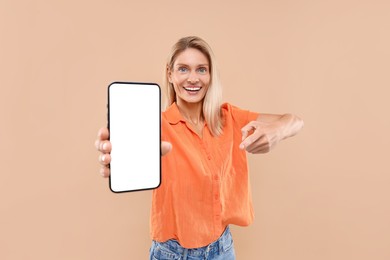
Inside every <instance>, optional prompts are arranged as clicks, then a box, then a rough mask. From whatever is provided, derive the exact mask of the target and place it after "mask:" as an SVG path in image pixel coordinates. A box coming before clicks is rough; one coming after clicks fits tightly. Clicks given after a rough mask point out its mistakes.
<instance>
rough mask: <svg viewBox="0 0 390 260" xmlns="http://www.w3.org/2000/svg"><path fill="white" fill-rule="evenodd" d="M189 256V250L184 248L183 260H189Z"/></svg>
mask: <svg viewBox="0 0 390 260" xmlns="http://www.w3.org/2000/svg"><path fill="white" fill-rule="evenodd" d="M187 255H188V249H187V248H184V252H183V260H187Z"/></svg>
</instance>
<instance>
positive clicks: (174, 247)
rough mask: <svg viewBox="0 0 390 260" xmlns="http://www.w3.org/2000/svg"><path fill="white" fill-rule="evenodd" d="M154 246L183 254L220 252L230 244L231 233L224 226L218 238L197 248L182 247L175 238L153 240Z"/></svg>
mask: <svg viewBox="0 0 390 260" xmlns="http://www.w3.org/2000/svg"><path fill="white" fill-rule="evenodd" d="M153 243H154V244H155V246H156V247H160V248H167V249H168V250H170V251H173V252H175V253H177V254H180V255H182V256H184V259H185V258H186V257H185V256H187V255H188V256H203V255H208V254H210V253H213V254H221V253H222V252H225V251H227V250H228V249H229V248H230V247H231V245H232V235H231V233H230V228H229V226H227V227H226V229H225V231H224V232H223V234H222V235H221V236H220V237H219V238H218V240H216V241H214V242H212V243H211V244H209V245H207V246H204V247H199V248H184V247H182V246H181V245H180V244H179V242H178V241H177V240H173V239H171V240H168V241H166V242H162V243H161V242H156V241H153Z"/></svg>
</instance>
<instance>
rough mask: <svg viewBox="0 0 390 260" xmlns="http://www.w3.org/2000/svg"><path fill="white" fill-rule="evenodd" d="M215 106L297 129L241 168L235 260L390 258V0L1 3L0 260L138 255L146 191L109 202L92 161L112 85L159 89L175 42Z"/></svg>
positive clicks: (144, 236) (142, 246)
mask: <svg viewBox="0 0 390 260" xmlns="http://www.w3.org/2000/svg"><path fill="white" fill-rule="evenodd" d="M187 35H198V36H201V37H203V38H204V39H206V40H207V41H208V42H209V43H210V44H211V46H212V47H213V49H214V51H215V53H216V56H217V58H218V63H219V65H220V70H221V76H222V80H223V83H224V99H225V100H226V101H229V102H231V103H233V104H235V105H237V106H240V107H242V108H247V109H251V110H254V111H259V112H268V113H285V112H291V113H295V114H297V115H299V116H301V117H302V118H303V119H304V120H305V128H304V130H303V131H302V132H301V133H300V134H299V135H298V136H296V137H295V138H293V139H290V140H287V141H285V142H284V143H281V144H280V145H279V146H278V147H277V148H276V149H275V150H274V151H272V152H271V153H270V154H267V155H257V156H252V155H251V156H250V157H249V164H250V168H251V181H252V187H253V197H254V206H255V211H256V220H255V223H254V224H253V225H251V226H250V227H247V228H240V227H233V231H232V232H233V235H234V239H235V244H236V251H237V258H238V259H264V260H282V259H283V260H286V259H289V260H295V259H296V260H298V259H299V260H306V259H307V260H309V259H310V260H312V259H316V260H322V259H324V260H325V259H326V260H329V259H332V260H333V259H334V260H336V259H337V260H344V259H354V260H359V259H375V260H385V259H386V260H387V259H390V247H389V245H390V189H389V186H390V175H389V173H390V167H389V151H388V149H389V146H390V138H389V133H390V117H389V115H388V112H389V111H390V105H389V97H390V91H389V87H390V84H389V83H390V79H389V69H390V48H389V46H390V2H389V1H385V0H384V1H379V0H370V1H369V0H367V1H356V0H351V1H348V0H338V1H336V0H332V1H312V0H298V1H287V0H279V1H274V0H273V1H271V0H267V1H266V0H263V1H212V0H209V1H176V0H175V1H154V2H153V1H134V0H133V1H123V0H122V1H120V0H115V1H101V0H94V1H92V0H84V1H65V0H64V1H42V0H37V1H27V0H24V1H11V0H1V1H0V37H1V38H0V80H1V82H0V84H1V94H0V118H1V127H0V144H1V150H0V158H1V164H0V165H1V166H0V169H1V180H0V200H1V201H0V202H1V203H0V259H4V260H8V259H12V260H13V259H59V260H62V259H82V260H85V259H93V260H100V259H102V260H103V259H123V260H124V259H147V255H148V249H149V246H150V239H149V222H148V221H149V207H150V199H151V196H150V195H151V193H150V192H138V193H127V194H121V195H117V194H113V193H111V192H110V191H109V189H108V183H107V180H106V179H102V178H101V177H100V176H99V174H98V169H99V165H98V163H97V157H98V153H97V152H96V151H95V149H94V145H93V143H94V140H95V136H96V132H97V130H98V129H99V128H100V127H101V126H103V125H105V123H106V121H105V120H106V108H105V104H106V87H107V85H108V84H109V83H110V82H112V81H116V80H126V81H151V82H157V83H160V84H161V83H162V75H163V67H164V63H165V58H166V56H167V54H168V51H169V49H170V47H171V45H172V44H173V43H174V42H175V41H176V40H177V39H178V38H180V37H182V36H187Z"/></svg>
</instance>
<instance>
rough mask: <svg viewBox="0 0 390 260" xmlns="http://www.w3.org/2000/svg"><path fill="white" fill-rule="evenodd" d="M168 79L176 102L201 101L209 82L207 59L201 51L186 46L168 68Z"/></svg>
mask: <svg viewBox="0 0 390 260" xmlns="http://www.w3.org/2000/svg"><path fill="white" fill-rule="evenodd" d="M168 79H169V82H170V83H172V84H173V87H174V89H175V92H176V102H178V103H182V102H186V103H199V102H202V101H203V98H204V96H205V95H206V93H207V89H208V87H209V83H210V65H209V61H208V59H207V57H206V56H205V55H204V54H203V53H202V52H201V51H199V50H197V49H194V48H187V49H185V50H184V51H183V52H181V53H180V54H179V55H178V56H177V57H176V60H175V62H174V63H173V66H172V68H170V69H169V70H168Z"/></svg>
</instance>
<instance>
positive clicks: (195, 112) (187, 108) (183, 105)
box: [176, 100, 203, 124]
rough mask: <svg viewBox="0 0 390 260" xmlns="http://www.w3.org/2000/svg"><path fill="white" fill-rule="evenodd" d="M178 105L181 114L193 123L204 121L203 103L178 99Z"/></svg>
mask: <svg viewBox="0 0 390 260" xmlns="http://www.w3.org/2000/svg"><path fill="white" fill-rule="evenodd" d="M176 105H177V107H178V108H179V111H180V114H181V115H182V116H183V117H184V118H185V119H186V120H187V121H190V122H191V123H193V124H198V123H200V122H203V112H202V111H203V103H202V102H197V103H187V102H183V101H182V100H177V101H176Z"/></svg>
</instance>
